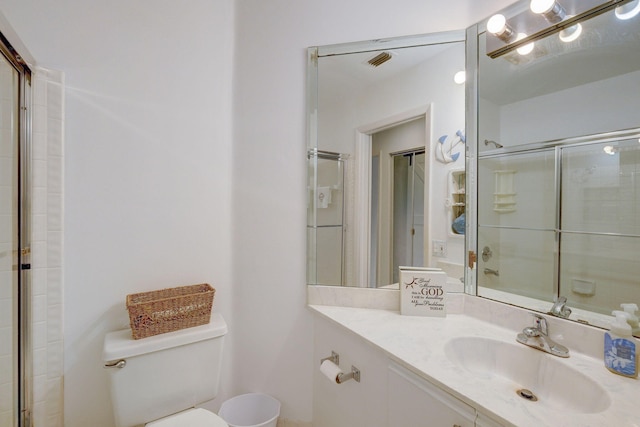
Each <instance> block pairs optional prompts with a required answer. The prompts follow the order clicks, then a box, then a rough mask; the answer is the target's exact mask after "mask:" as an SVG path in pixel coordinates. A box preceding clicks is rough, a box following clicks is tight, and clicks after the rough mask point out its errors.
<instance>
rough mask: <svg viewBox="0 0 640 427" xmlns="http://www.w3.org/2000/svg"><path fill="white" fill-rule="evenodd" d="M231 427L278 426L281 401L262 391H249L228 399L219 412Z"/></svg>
mask: <svg viewBox="0 0 640 427" xmlns="http://www.w3.org/2000/svg"><path fill="white" fill-rule="evenodd" d="M218 415H219V416H220V418H222V419H223V420H225V421H226V423H227V424H229V427H276V424H278V417H279V416H280V402H279V401H278V400H276V399H274V398H273V397H271V396H268V395H266V394H262V393H247V394H241V395H240V396H236V397H232V398H231V399H229V400H226V401H225V402H224V403H223V404H222V406H221V407H220V411H219V412H218Z"/></svg>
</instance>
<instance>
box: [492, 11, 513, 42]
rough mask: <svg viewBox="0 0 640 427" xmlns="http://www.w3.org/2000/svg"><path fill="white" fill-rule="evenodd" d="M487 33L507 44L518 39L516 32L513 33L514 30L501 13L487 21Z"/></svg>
mask: <svg viewBox="0 0 640 427" xmlns="http://www.w3.org/2000/svg"><path fill="white" fill-rule="evenodd" d="M487 31H488V32H490V33H491V34H493V35H494V36H496V37H497V38H499V39H500V40H502V41H503V42H505V43H511V42H513V41H515V40H516V38H517V37H518V35H517V34H516V32H515V31H513V28H511V27H510V26H509V24H507V18H505V17H504V15H501V14H499V13H498V14H496V15H493V16H492V17H491V18H489V20H488V21H487Z"/></svg>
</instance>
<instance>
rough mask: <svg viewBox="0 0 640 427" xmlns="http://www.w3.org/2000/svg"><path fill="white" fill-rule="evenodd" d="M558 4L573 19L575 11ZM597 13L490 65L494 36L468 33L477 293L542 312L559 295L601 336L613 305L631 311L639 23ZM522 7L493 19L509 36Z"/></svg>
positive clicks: (639, 233)
mask: <svg viewBox="0 0 640 427" xmlns="http://www.w3.org/2000/svg"><path fill="white" fill-rule="evenodd" d="M589 2H593V0H589ZM561 3H563V6H564V7H565V8H566V9H567V16H568V17H569V18H567V19H571V18H570V17H571V16H572V15H574V14H576V12H575V11H574V10H572V9H571V8H572V7H573V6H574V4H578V5H579V3H576V2H575V1H574V2H572V1H569V0H566V1H565V2H561ZM607 3H608V4H609V5H610V6H611V7H609V9H608V10H603V11H600V12H602V13H600V14H598V15H597V16H595V17H593V18H591V19H588V20H584V21H581V22H574V21H572V22H569V24H572V25H569V24H566V25H565V29H568V28H570V27H572V26H573V25H578V24H579V25H580V27H581V28H580V31H579V34H578V35H577V36H575V33H578V32H577V31H576V32H574V33H573V35H574V36H575V37H572V38H570V39H567V37H566V35H567V32H564V34H563V32H558V31H556V32H553V31H551V34H550V35H548V36H547V37H545V38H541V39H540V38H537V39H535V40H533V39H531V40H529V39H527V40H526V41H527V42H532V43H533V45H532V49H531V51H530V52H529V53H527V54H523V53H522V52H520V53H519V52H518V51H517V50H512V51H509V52H506V53H504V54H502V55H499V56H495V57H493V58H492V57H490V56H489V55H488V53H487V52H488V50H486V49H489V50H490V49H494V48H495V46H496V43H497V42H496V40H495V37H494V35H492V34H489V33H485V32H484V29H485V27H484V25H483V24H481V25H478V26H477V27H473V28H470V29H469V32H468V36H469V35H472V36H473V37H474V39H475V40H476V42H477V52H476V53H475V54H471V55H472V56H473V57H474V58H475V60H476V61H477V64H476V65H477V75H478V79H477V92H476V89H474V88H473V87H470V88H469V90H470V94H472V96H477V104H476V105H472V108H474V109H475V108H476V107H477V129H475V130H474V135H473V136H474V139H475V140H476V142H477V172H478V181H477V201H476V205H475V206H477V211H478V215H477V236H476V239H477V244H475V247H476V253H478V254H480V256H478V263H477V267H476V275H477V277H476V283H477V294H478V295H480V296H484V297H488V298H492V299H496V300H500V301H505V302H509V303H512V304H516V305H520V306H524V307H527V308H530V309H534V310H538V311H542V312H548V311H549V310H550V309H551V306H552V304H553V301H554V300H556V299H557V298H559V297H560V296H564V297H566V298H567V305H568V307H570V308H571V309H572V312H571V314H570V319H573V320H578V321H582V322H588V323H590V324H594V325H596V326H601V327H607V326H608V322H609V321H610V319H611V317H610V315H611V312H612V311H613V310H620V309H621V307H620V304H623V303H635V304H640V283H638V279H637V278H638V277H640V265H639V264H638V263H637V256H638V253H640V219H639V218H640V216H639V214H640V139H639V138H640V131H639V130H638V128H640V116H639V115H638V111H640V96H638V93H640V90H639V89H640V16H637V15H636V16H631V15H629V14H627V15H625V14H624V13H625V11H627V9H629V10H630V5H631V4H632V3H634V2H624V1H623V2H607ZM635 3H637V2H635ZM582 5H583V6H584V3H583V4H582ZM528 6H529V1H521V2H518V3H516V4H515V5H514V6H512V7H510V8H509V9H507V10H505V11H503V12H501V13H502V14H503V15H504V16H505V17H507V24H509V25H511V26H512V27H513V28H518V25H522V20H523V16H524V15H527V14H529V15H531V14H532V12H531V11H530V10H529V9H528ZM615 6H618V7H617V10H616V7H615ZM576 7H577V6H576ZM590 7H591V6H590ZM631 9H632V8H631ZM627 12H628V11H627ZM621 15H622V16H624V17H625V18H629V19H621ZM527 19H529V18H527ZM531 19H538V22H539V21H540V19H542V18H535V17H534V18H531ZM562 22H564V21H562ZM573 29H574V30H575V28H573ZM476 37H477V38H476ZM498 42H500V41H498ZM500 43H502V44H503V45H504V41H501V42H500ZM489 46H491V47H489ZM474 99H475V98H474ZM472 114H473V111H472ZM470 122H472V123H473V120H470ZM470 132H471V131H470ZM638 332H640V331H636V335H637V334H638Z"/></svg>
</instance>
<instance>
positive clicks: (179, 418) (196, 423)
mask: <svg viewBox="0 0 640 427" xmlns="http://www.w3.org/2000/svg"><path fill="white" fill-rule="evenodd" d="M146 427H229V424H227V423H226V422H224V420H223V419H222V418H220V417H219V416H217V415H216V414H214V413H213V412H209V411H207V410H206V409H203V408H194V409H188V410H186V411H183V412H179V413H177V414H174V415H169V416H168V417H164V418H161V419H159V420H157V421H152V422H150V423H148V424H146Z"/></svg>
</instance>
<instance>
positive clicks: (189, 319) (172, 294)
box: [127, 283, 216, 340]
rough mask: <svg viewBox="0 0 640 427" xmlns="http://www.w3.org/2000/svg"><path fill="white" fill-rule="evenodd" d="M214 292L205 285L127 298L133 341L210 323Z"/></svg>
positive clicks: (132, 295)
mask: <svg viewBox="0 0 640 427" xmlns="http://www.w3.org/2000/svg"><path fill="white" fill-rule="evenodd" d="M215 292H216V290H215V289H214V288H212V287H211V285H208V284H206V283H203V284H200V285H190V286H180V287H177V288H168V289H161V290H158V291H151V292H141V293H138V294H131V295H127V310H128V311H129V323H130V325H131V335H132V336H133V339H135V340H137V339H140V338H146V337H150V336H153V335H158V334H164V333H165V332H172V331H177V330H179V329H184V328H191V327H193V326H200V325H205V324H207V323H209V321H210V319H211V307H212V306H213V295H214V294H215Z"/></svg>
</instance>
